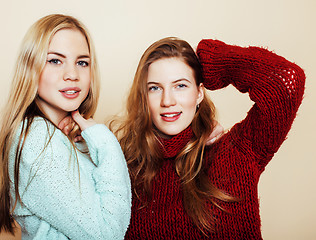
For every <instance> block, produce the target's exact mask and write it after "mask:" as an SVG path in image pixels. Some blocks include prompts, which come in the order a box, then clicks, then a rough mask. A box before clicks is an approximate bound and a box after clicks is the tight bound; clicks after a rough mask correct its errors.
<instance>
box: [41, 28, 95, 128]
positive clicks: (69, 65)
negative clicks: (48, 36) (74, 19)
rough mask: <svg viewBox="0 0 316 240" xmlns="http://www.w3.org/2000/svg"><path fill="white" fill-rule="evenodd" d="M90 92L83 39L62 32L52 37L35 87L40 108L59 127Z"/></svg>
mask: <svg viewBox="0 0 316 240" xmlns="http://www.w3.org/2000/svg"><path fill="white" fill-rule="evenodd" d="M89 88H90V53H89V48H88V44H87V41H86V39H85V37H84V35H83V34H82V33H81V32H80V31H78V30H75V29H62V30H59V31H58V32H56V33H55V35H54V36H53V38H52V40H51V42H50V44H49V48H48V53H47V61H46V65H45V67H44V69H43V72H42V73H41V76H40V79H39V85H38V96H39V104H40V107H41V108H42V110H43V111H44V113H45V114H46V115H47V116H48V117H49V118H50V120H51V121H52V122H54V123H55V124H58V123H59V121H60V120H62V119H63V118H64V117H65V116H66V115H67V114H68V112H71V111H74V110H76V109H78V108H79V106H80V105H81V103H82V102H83V101H84V100H85V98H86V97H87V95H88V92H89Z"/></svg>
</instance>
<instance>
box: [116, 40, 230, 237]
mask: <svg viewBox="0 0 316 240" xmlns="http://www.w3.org/2000/svg"><path fill="white" fill-rule="evenodd" d="M164 58H177V59H180V60H182V61H183V62H184V63H185V64H187V65H188V66H189V67H190V68H191V69H192V70H193V72H194V77H195V82H196V86H197V87H198V86H200V84H201V83H203V77H202V68H201V65H200V62H199V60H198V58H197V56H196V54H195V52H194V50H193V49H192V47H191V46H190V45H189V44H188V43H187V42H186V41H183V40H180V39H178V38H174V37H169V38H164V39H161V40H159V41H157V42H155V43H153V44H152V45H151V46H150V47H149V48H148V49H147V50H146V51H145V52H144V54H143V55H142V57H141V59H140V62H139V64H138V67H137V70H136V73H135V77H134V81H133V85H132V87H131V90H130V92H129V95H128V98H127V104H126V108H127V109H126V110H127V111H126V116H125V118H124V120H123V122H121V124H119V127H117V125H115V123H116V121H112V122H111V124H110V127H111V128H112V129H113V131H114V132H115V134H116V136H117V137H118V139H119V142H120V144H121V147H122V149H123V152H124V154H125V157H126V160H127V164H128V168H129V172H130V176H131V179H132V187H133V191H134V193H135V195H136V196H137V197H138V198H139V199H140V200H141V201H143V203H144V206H145V205H146V200H144V199H147V200H148V199H150V197H151V181H152V180H153V178H154V177H155V175H156V173H157V172H158V171H159V168H160V166H161V162H162V158H163V154H162V152H161V146H159V145H160V144H161V143H160V141H159V137H158V136H159V130H157V128H156V127H155V126H154V124H153V122H152V119H151V115H150V112H149V107H148V97H147V96H148V87H147V76H148V68H149V66H150V64H152V63H153V62H155V61H157V60H159V59H164ZM203 91H204V89H203ZM214 118H215V107H214V104H213V103H212V102H211V100H210V99H209V97H208V96H207V94H204V99H203V100H202V102H201V103H200V104H199V108H198V110H197V111H196V114H195V116H194V119H193V121H192V123H191V127H192V130H193V133H194V137H193V139H191V140H190V141H189V143H188V144H187V145H186V146H185V147H184V148H183V149H182V150H181V151H180V153H179V154H178V155H177V157H176V160H175V169H176V172H177V174H178V175H179V177H180V180H181V186H182V190H183V202H184V208H185V210H186V212H187V214H188V215H189V216H190V217H191V218H192V220H193V222H194V223H195V224H196V226H197V227H198V228H199V229H200V230H201V231H202V232H203V233H205V231H213V230H214V218H213V217H212V213H211V212H210V211H211V210H210V209H209V208H208V207H207V206H206V202H207V201H208V202H211V203H213V204H214V205H216V206H217V207H220V206H219V205H218V203H217V200H216V199H219V200H223V201H232V200H233V198H232V197H230V196H229V195H227V194H225V193H224V192H222V191H221V190H219V189H217V188H216V187H215V186H214V185H213V184H212V183H211V181H210V179H209V177H208V176H207V175H206V173H205V169H203V167H204V161H203V156H204V150H205V142H206V140H207V139H208V137H209V136H210V134H211V133H212V130H213V128H214V124H215V120H214ZM115 127H116V128H115ZM142 196H145V198H142Z"/></svg>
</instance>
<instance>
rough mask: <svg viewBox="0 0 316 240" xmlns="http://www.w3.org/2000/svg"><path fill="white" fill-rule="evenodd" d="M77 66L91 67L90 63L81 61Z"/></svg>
mask: <svg viewBox="0 0 316 240" xmlns="http://www.w3.org/2000/svg"><path fill="white" fill-rule="evenodd" d="M77 64H78V65H79V66H82V67H88V66H89V63H88V62H87V61H79V62H78V63H77Z"/></svg>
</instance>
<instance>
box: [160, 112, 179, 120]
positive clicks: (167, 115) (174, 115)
mask: <svg viewBox="0 0 316 240" xmlns="http://www.w3.org/2000/svg"><path fill="white" fill-rule="evenodd" d="M181 113H182V112H168V113H162V114H160V116H161V119H162V120H163V121H166V122H174V121H177V120H178V119H179V118H180V115H181Z"/></svg>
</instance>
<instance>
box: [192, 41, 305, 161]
mask: <svg viewBox="0 0 316 240" xmlns="http://www.w3.org/2000/svg"><path fill="white" fill-rule="evenodd" d="M197 54H198V56H199V59H200V61H201V64H202V67H203V75H204V86H205V87H206V88H208V89H210V90H216V89H220V88H223V87H226V86H228V85H229V84H232V85H233V86H234V87H236V88H237V89H238V90H239V91H240V92H242V93H245V92H248V93H249V96H250V99H251V100H252V101H254V103H255V104H254V105H253V107H252V108H251V109H250V111H249V112H248V114H247V117H246V118H245V119H244V120H243V121H242V122H241V123H239V124H236V125H235V126H234V127H233V128H232V132H233V133H234V134H235V136H236V141H237V145H240V146H241V147H244V146H242V145H245V144H247V145H248V146H247V147H251V148H252V151H254V152H256V153H257V154H259V156H261V157H260V159H261V160H260V161H261V162H259V164H261V165H262V166H265V165H266V164H267V162H268V161H269V160H270V159H271V158H272V156H273V154H274V153H275V152H276V151H277V150H278V148H279V147H280V145H281V144H282V142H283V141H284V140H285V138H286V135H287V133H288V132H289V130H290V128H291V125H292V123H293V120H294V118H295V116H296V112H297V110H298V107H299V105H300V104H301V101H302V96H303V92H304V84H305V74H304V72H303V70H302V69H301V68H300V67H299V66H297V65H296V64H294V63H291V62H289V61H287V60H286V59H284V58H283V57H281V56H278V55H276V54H274V53H272V52H270V51H268V50H266V49H263V48H259V47H245V48H244V47H239V46H232V45H227V44H225V43H223V42H221V41H218V40H202V41H201V42H200V43H199V45H198V49H197Z"/></svg>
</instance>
